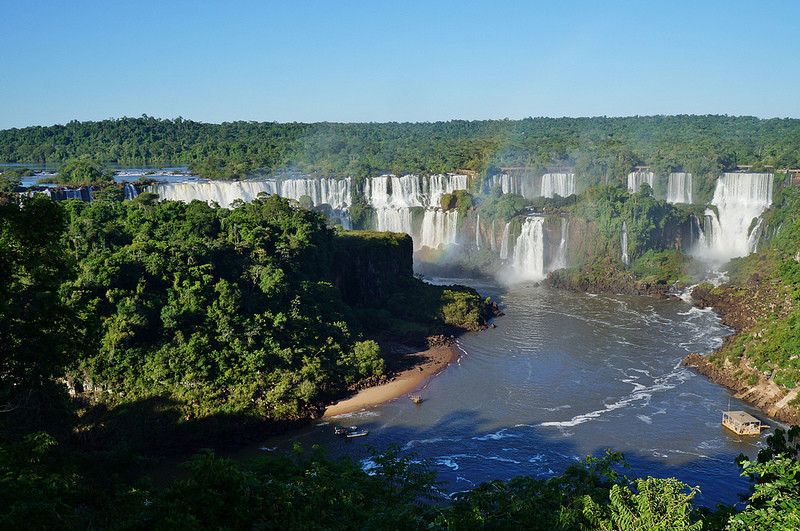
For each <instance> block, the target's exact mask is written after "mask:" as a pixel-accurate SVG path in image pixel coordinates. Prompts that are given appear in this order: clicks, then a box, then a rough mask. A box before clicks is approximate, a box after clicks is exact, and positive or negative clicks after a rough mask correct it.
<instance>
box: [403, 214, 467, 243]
mask: <svg viewBox="0 0 800 531" xmlns="http://www.w3.org/2000/svg"><path fill="white" fill-rule="evenodd" d="M457 233H458V211H456V210H452V211H450V212H443V211H441V210H431V209H429V210H426V211H425V216H424V217H423V218H422V231H421V235H420V237H419V238H414V236H413V235H412V238H413V239H414V243H415V245H414V248H415V249H420V248H422V247H430V248H431V249H438V248H439V246H440V245H451V244H454V243H456V234H457ZM417 242H419V244H417Z"/></svg>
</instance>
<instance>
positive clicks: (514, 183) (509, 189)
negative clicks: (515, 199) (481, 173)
mask: <svg viewBox="0 0 800 531" xmlns="http://www.w3.org/2000/svg"><path fill="white" fill-rule="evenodd" d="M525 184H526V183H524V182H523V179H522V176H521V175H509V174H507V173H500V174H497V175H492V186H493V187H494V186H499V187H500V191H502V192H503V194H518V195H522V196H526V195H525V193H526V192H527V186H525ZM526 197H527V196H526Z"/></svg>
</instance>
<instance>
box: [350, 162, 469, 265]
mask: <svg viewBox="0 0 800 531" xmlns="http://www.w3.org/2000/svg"><path fill="white" fill-rule="evenodd" d="M468 187H469V176H467V175H459V174H447V175H431V176H430V177H420V176H417V175H403V176H402V177H397V176H395V175H381V176H379V177H372V178H370V179H367V180H366V181H365V183H364V190H363V194H364V198H365V199H366V201H367V203H368V204H369V205H370V206H371V207H372V208H373V209H374V210H375V215H374V217H373V229H375V230H377V231H392V232H405V233H406V234H409V235H411V238H412V239H413V241H414V250H419V249H421V248H422V247H430V248H432V249H437V248H438V247H439V246H440V245H451V244H454V243H455V242H456V234H457V231H458V213H457V212H456V211H452V212H445V211H443V210H442V209H441V208H440V206H441V199H442V196H443V195H444V194H449V193H452V192H454V191H456V190H466V189H467V188H468ZM415 208H416V209H419V208H424V209H425V210H424V212H422V213H421V215H422V219H421V220H419V218H417V221H416V222H415V221H414V217H415V215H418V214H419V211H418V210H417V211H416V212H417V214H415V211H414V210H412V209H415Z"/></svg>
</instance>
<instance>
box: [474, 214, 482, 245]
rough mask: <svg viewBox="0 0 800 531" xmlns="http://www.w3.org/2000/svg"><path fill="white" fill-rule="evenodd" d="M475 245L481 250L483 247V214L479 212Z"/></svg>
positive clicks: (476, 222) (476, 221)
mask: <svg viewBox="0 0 800 531" xmlns="http://www.w3.org/2000/svg"><path fill="white" fill-rule="evenodd" d="M475 247H477V248H478V250H480V248H481V215H480V214H478V217H477V219H476V220H475Z"/></svg>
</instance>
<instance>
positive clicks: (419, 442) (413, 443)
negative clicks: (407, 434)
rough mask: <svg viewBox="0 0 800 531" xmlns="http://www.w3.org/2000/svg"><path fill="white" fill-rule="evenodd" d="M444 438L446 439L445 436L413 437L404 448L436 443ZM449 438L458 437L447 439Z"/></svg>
mask: <svg viewBox="0 0 800 531" xmlns="http://www.w3.org/2000/svg"><path fill="white" fill-rule="evenodd" d="M444 440H445V438H444V437H431V438H430V439H412V440H410V441H408V442H407V443H406V444H405V446H404V447H403V449H405V450H408V449H409V448H413V447H414V446H417V445H422V444H436V443H438V442H442V441H444ZM447 440H456V439H447Z"/></svg>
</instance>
